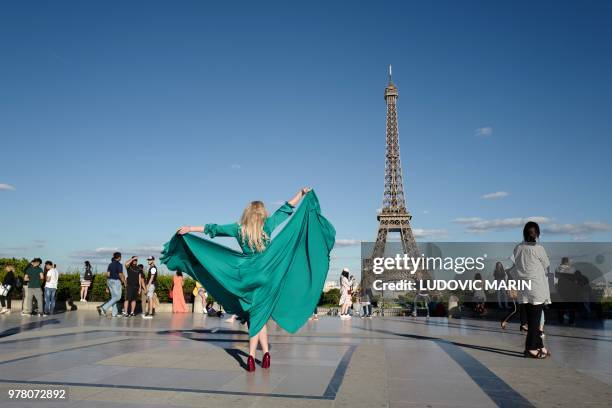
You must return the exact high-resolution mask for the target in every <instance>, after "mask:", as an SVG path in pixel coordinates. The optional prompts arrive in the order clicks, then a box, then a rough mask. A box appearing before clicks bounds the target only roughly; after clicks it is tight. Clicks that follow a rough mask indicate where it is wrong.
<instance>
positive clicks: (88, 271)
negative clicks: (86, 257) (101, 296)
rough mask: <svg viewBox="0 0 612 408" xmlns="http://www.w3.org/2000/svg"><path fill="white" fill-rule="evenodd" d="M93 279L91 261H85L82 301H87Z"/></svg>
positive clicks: (82, 279) (82, 277)
mask: <svg viewBox="0 0 612 408" xmlns="http://www.w3.org/2000/svg"><path fill="white" fill-rule="evenodd" d="M92 280H93V271H92V268H91V264H90V263H89V261H85V266H84V267H83V269H82V270H81V302H87V292H88V291H89V287H90V286H91V281H92Z"/></svg>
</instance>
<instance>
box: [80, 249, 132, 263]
mask: <svg viewBox="0 0 612 408" xmlns="http://www.w3.org/2000/svg"><path fill="white" fill-rule="evenodd" d="M115 252H121V250H120V249H119V248H107V247H101V248H96V249H93V250H91V249H85V250H81V251H74V252H72V253H71V254H70V257H71V258H78V259H85V260H87V259H88V260H109V261H110V259H111V257H112V256H113V254H114V253H115Z"/></svg>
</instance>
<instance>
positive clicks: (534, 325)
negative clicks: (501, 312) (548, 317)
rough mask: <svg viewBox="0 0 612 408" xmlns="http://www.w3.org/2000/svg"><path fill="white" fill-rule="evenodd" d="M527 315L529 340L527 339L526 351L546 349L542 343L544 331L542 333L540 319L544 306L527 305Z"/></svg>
mask: <svg viewBox="0 0 612 408" xmlns="http://www.w3.org/2000/svg"><path fill="white" fill-rule="evenodd" d="M524 306H525V312H526V314H527V338H526V339H525V350H537V349H541V348H542V347H544V343H543V342H542V331H540V318H541V317H542V310H543V309H544V305H532V304H531V303H525V305H524Z"/></svg>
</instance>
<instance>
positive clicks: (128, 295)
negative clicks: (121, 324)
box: [121, 256, 140, 317]
mask: <svg viewBox="0 0 612 408" xmlns="http://www.w3.org/2000/svg"><path fill="white" fill-rule="evenodd" d="M125 269H126V271H127V279H126V280H125V301H124V302H123V312H122V313H121V314H122V315H123V317H133V316H134V312H135V310H136V298H137V297H138V293H139V292H140V269H139V268H138V257H136V256H133V257H131V258H130V259H128V261H127V262H126V263H125Z"/></svg>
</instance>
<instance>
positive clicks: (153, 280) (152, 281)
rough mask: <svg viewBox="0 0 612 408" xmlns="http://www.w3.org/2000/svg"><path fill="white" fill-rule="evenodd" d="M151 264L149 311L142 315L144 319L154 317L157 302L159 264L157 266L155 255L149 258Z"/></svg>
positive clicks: (147, 283) (148, 261)
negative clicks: (156, 290)
mask: <svg viewBox="0 0 612 408" xmlns="http://www.w3.org/2000/svg"><path fill="white" fill-rule="evenodd" d="M147 263H148V264H149V275H148V276H147V279H146V290H147V302H148V303H149V304H148V312H147V313H145V314H143V315H142V318H143V319H152V318H153V304H154V302H155V299H154V298H155V285H156V284H157V266H155V257H154V256H150V257H148V258H147Z"/></svg>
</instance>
